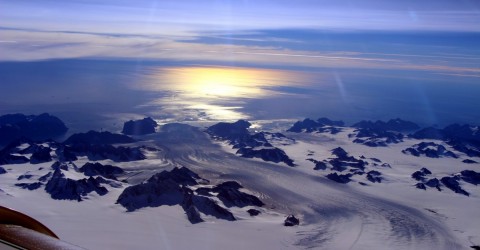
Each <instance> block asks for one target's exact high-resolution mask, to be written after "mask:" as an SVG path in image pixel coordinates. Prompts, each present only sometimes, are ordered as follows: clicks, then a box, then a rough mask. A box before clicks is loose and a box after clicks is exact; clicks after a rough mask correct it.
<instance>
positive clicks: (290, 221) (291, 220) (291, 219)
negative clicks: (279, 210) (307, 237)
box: [283, 215, 300, 227]
mask: <svg viewBox="0 0 480 250" xmlns="http://www.w3.org/2000/svg"><path fill="white" fill-rule="evenodd" d="M299 224H300V220H299V219H297V218H296V217H295V216H294V215H289V216H288V217H287V218H286V219H285V221H284V223H283V225H284V226H286V227H293V226H298V225H299Z"/></svg>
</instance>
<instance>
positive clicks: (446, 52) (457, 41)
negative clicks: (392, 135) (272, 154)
mask: <svg viewBox="0 0 480 250" xmlns="http://www.w3.org/2000/svg"><path fill="white" fill-rule="evenodd" d="M0 8H1V9H8V10H9V11H4V12H1V13H0V18H1V20H2V23H1V24H0V37H1V39H0V55H1V56H0V62H1V63H0V79H1V86H0V97H1V101H0V103H1V107H0V110H1V112H2V113H10V112H22V113H41V112H50V113H53V114H57V115H59V116H61V117H65V118H66V119H67V120H69V122H70V123H77V124H78V123H85V124H89V123H90V124H91V123H96V124H97V125H96V126H94V127H95V128H98V127H103V125H105V126H107V127H110V126H111V125H112V124H116V125H115V126H117V127H118V126H119V125H118V124H117V123H119V122H120V120H123V119H126V118H128V119H131V118H136V117H142V116H146V115H149V116H152V117H155V118H156V119H159V120H162V121H165V122H169V121H220V120H229V121H231V120H235V119H250V120H252V119H253V120H269V119H303V118H305V117H312V118H317V117H321V116H327V117H330V118H332V119H342V120H345V121H347V122H355V121H358V120H364V119H367V120H377V119H381V120H388V119H391V118H397V117H399V118H402V119H406V120H412V121H414V122H417V123H420V124H422V125H435V124H436V125H440V126H443V125H446V124H449V123H455V122H456V123H473V124H479V123H480V115H479V114H478V112H476V110H477V107H479V106H480V102H479V101H478V98H477V95H476V93H480V91H479V90H480V87H479V84H478V79H480V68H479V66H478V65H480V49H479V46H478V44H480V26H478V23H480V14H479V13H480V5H479V4H478V2H476V1H451V0H442V1H435V2H433V1H432V2H430V1H427V2H425V1H424V2H417V1H402V2H398V3H397V2H395V3H392V2H385V1H377V0H369V1H363V2H362V3H352V2H350V1H339V2H335V3H332V2H328V1H309V0H303V1H296V2H295V4H292V3H291V2H289V1H268V0H261V1H254V2H253V1H211V2H209V1H207V2H202V3H200V2H199V1H182V2H178V1H153V0H142V1H135V2H129V1H103V2H102V3H98V2H96V1H89V0H87V1H85V0H76V1H68V2H62V3H59V2H57V1H50V0H45V1H28V0H25V1H2V0H0ZM212 13H213V14H212ZM69 113H70V114H69ZM69 117H73V118H69ZM80 117H84V119H80ZM87 117H88V118H87ZM86 120H88V121H90V122H86ZM81 127H83V125H82V126H81Z"/></svg>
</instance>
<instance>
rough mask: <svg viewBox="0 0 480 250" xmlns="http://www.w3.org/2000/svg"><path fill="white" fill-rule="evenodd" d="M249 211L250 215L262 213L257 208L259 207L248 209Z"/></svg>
mask: <svg viewBox="0 0 480 250" xmlns="http://www.w3.org/2000/svg"><path fill="white" fill-rule="evenodd" d="M247 213H248V214H249V215H250V216H257V215H259V214H261V212H260V210H257V209H253V208H251V209H248V210H247Z"/></svg>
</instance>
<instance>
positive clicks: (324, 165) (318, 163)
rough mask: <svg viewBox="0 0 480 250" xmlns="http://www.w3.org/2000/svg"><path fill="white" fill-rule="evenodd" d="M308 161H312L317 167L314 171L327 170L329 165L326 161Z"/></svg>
mask: <svg viewBox="0 0 480 250" xmlns="http://www.w3.org/2000/svg"><path fill="white" fill-rule="evenodd" d="M307 161H311V162H313V163H315V167H314V168H313V169H314V170H325V169H327V163H326V162H325V161H317V160H315V159H311V158H310V159H307Z"/></svg>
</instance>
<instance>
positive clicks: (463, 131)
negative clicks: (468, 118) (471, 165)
mask: <svg viewBox="0 0 480 250" xmlns="http://www.w3.org/2000/svg"><path fill="white" fill-rule="evenodd" d="M411 137H413V138H415V139H437V140H444V141H446V142H447V143H448V144H449V145H450V146H452V147H453V148H454V149H455V150H457V151H460V152H462V153H465V154H467V155H468V156H469V157H480V133H479V127H478V126H471V125H468V124H465V125H459V124H452V125H449V126H447V127H445V128H443V129H438V128H432V127H430V128H425V129H422V130H420V131H417V132H415V133H414V134H412V135H411Z"/></svg>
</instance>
